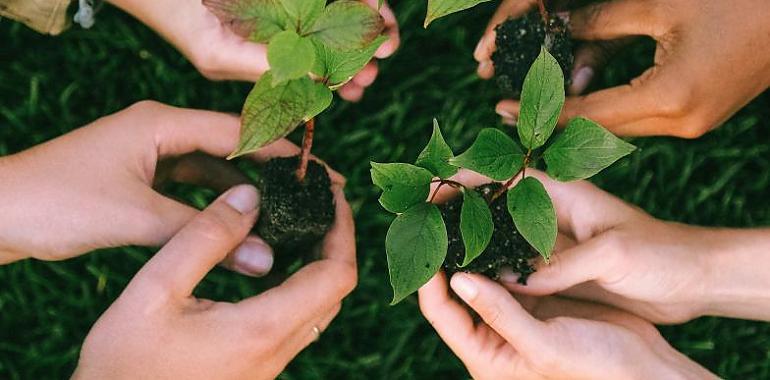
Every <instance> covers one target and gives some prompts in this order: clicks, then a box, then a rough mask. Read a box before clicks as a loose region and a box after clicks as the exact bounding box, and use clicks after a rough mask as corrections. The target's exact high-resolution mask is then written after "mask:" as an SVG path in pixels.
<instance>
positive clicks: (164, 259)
mask: <svg viewBox="0 0 770 380" xmlns="http://www.w3.org/2000/svg"><path fill="white" fill-rule="evenodd" d="M258 203H259V195H258V193H257V189H256V188H254V187H253V186H250V185H240V186H236V187H234V188H232V189H230V190H228V191H227V192H226V193H224V194H222V195H221V196H220V197H219V198H218V199H217V200H216V201H214V202H213V203H212V204H211V205H210V206H209V207H208V208H207V209H205V210H204V211H203V212H201V213H200V214H198V215H197V216H195V217H194V218H193V219H192V220H191V221H190V222H189V223H187V225H186V226H184V227H183V228H182V230H180V231H179V233H177V234H176V236H174V237H173V238H172V239H171V240H170V241H169V242H168V244H166V246H165V247H163V248H162V249H161V250H160V251H159V252H158V253H157V254H156V255H155V257H153V258H152V259H151V260H150V261H149V262H148V263H147V264H146V265H145V266H144V267H143V268H142V269H141V270H140V271H139V273H138V274H137V275H136V277H135V278H134V280H133V281H132V282H131V284H130V285H129V287H140V288H144V291H143V292H144V293H145V294H158V293H160V294H165V295H168V296H172V297H180V298H181V297H187V296H189V295H190V294H192V291H193V289H194V288H195V286H197V285H198V283H199V282H200V281H201V280H202V279H203V277H204V276H205V275H206V274H207V273H208V272H209V271H210V270H211V268H213V267H214V266H215V265H216V264H217V263H219V262H220V261H222V260H223V259H224V258H225V257H226V256H227V254H228V253H229V252H231V251H233V249H235V248H236V247H238V245H239V244H240V243H241V242H242V241H243V240H244V238H246V235H247V234H248V233H249V230H250V229H251V227H252V226H253V225H254V222H255V221H256V218H257V209H258V208H257V206H258ZM146 287H150V288H152V289H149V290H148V289H146Z"/></svg>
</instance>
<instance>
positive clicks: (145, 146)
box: [0, 102, 340, 275]
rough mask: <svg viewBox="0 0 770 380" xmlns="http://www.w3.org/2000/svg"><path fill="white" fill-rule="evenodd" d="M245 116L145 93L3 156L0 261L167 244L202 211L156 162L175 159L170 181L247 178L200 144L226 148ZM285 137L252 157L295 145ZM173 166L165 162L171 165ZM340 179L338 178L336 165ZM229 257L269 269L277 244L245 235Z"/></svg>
mask: <svg viewBox="0 0 770 380" xmlns="http://www.w3.org/2000/svg"><path fill="white" fill-rule="evenodd" d="M239 128H240V122H239V120H238V118H237V117H235V116H231V115H226V114H221V113H215V112H207V111H197V110H185V109H179V108H174V107H169V106H165V105H161V104H158V103H154V102H142V103H138V104H137V105H134V106H132V107H130V108H128V109H126V110H124V111H121V112H118V113H116V114H114V115H111V116H107V117H105V118H102V119H99V120H97V121H96V122H94V123H93V124H91V125H88V126H86V127H83V128H80V129H78V130H75V131H74V132H71V133H69V134H67V135H64V136H62V137H59V138H57V139H54V140H52V141H49V142H47V143H45V144H41V145H39V146H36V147H34V148H32V149H29V150H27V151H24V152H21V153H19V154H15V155H12V156H8V157H3V158H1V159H0V178H2V181H0V182H2V186H0V196H2V198H3V199H5V200H6V205H5V206H3V211H2V214H1V215H0V263H4V262H10V261H15V260H20V259H24V258H28V257H33V258H37V259H41V260H63V259H67V258H70V257H73V256H77V255H80V254H83V253H85V252H88V251H91V250H94V249H98V248H106V247H114V246H122V245H150V246H160V245H162V244H164V243H165V242H166V241H168V239H169V238H170V237H171V236H173V235H174V234H175V233H176V232H177V231H178V230H179V229H180V228H181V227H182V226H184V225H185V224H186V223H187V222H188V221H189V220H190V219H191V218H192V217H193V216H195V215H196V214H198V211H197V210H195V209H194V208H192V207H189V206H187V205H184V204H182V203H180V202H177V201H175V200H173V199H170V198H167V197H165V196H163V195H161V194H159V193H157V192H156V191H155V190H153V188H152V186H153V182H154V181H155V180H157V178H156V166H157V165H158V164H159V163H165V161H161V160H163V159H167V158H174V161H177V163H178V164H179V165H175V166H174V167H171V168H166V169H168V170H165V171H166V172H169V173H170V177H171V179H172V180H178V181H180V182H198V183H202V184H203V185H206V186H209V187H216V188H219V189H221V188H223V187H224V188H227V187H230V186H232V185H234V184H236V183H245V182H247V181H248V180H247V179H246V178H245V177H243V175H241V174H240V173H239V172H238V171H237V170H236V169H235V168H233V167H230V166H229V165H226V164H225V163H223V162H221V161H214V159H213V158H212V157H208V156H203V155H202V154H201V155H197V156H194V157H185V158H183V159H181V160H177V159H176V158H177V157H178V156H181V155H184V154H186V153H191V152H195V151H202V152H203V153H207V154H208V155H211V156H217V157H223V156H225V155H227V154H228V153H229V152H230V151H232V149H233V148H234V147H235V146H236V143H237V141H238V131H239ZM297 152H298V148H297V147H295V146H294V145H293V144H291V143H289V142H288V141H285V140H282V141H279V142H277V143H275V144H273V145H270V146H269V147H266V148H265V149H263V150H262V151H260V152H258V153H257V154H256V155H254V156H253V158H255V159H257V160H265V159H266V158H268V157H270V156H288V155H292V154H296V153H297ZM163 166H164V167H165V165H163ZM333 178H334V179H335V180H336V181H337V182H340V177H339V175H338V174H334V175H333ZM224 264H225V266H228V267H230V268H232V269H235V270H237V271H239V272H241V273H244V274H248V275H262V274H265V273H266V272H267V271H268V270H269V269H270V268H271V266H272V250H271V249H270V247H268V246H267V245H266V244H265V243H264V242H263V241H262V240H261V239H259V238H258V237H256V236H252V237H249V238H248V239H246V240H245V241H244V242H243V244H242V245H241V248H240V249H238V250H236V251H234V252H233V254H232V255H230V256H229V257H228V258H227V260H225V263H224Z"/></svg>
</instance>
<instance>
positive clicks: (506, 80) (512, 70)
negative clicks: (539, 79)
mask: <svg viewBox="0 0 770 380" xmlns="http://www.w3.org/2000/svg"><path fill="white" fill-rule="evenodd" d="M548 23H549V25H548V32H549V33H548V34H549V36H548V38H547V39H546V27H545V23H544V22H543V18H542V17H541V16H540V13H539V12H538V11H537V10H534V11H531V12H529V13H527V14H526V15H524V16H523V17H520V18H517V19H508V20H506V21H505V22H503V23H502V24H500V25H498V26H497V28H496V29H495V31H496V32H497V38H496V40H495V44H496V46H497V50H496V51H495V52H494V53H493V54H492V61H493V62H494V64H495V78H496V81H497V85H498V86H499V87H500V90H501V91H502V93H503V96H505V97H508V98H514V99H518V98H519V97H520V96H521V88H522V86H523V85H524V78H525V77H526V76H527V72H528V71H529V67H530V66H532V63H533V62H535V59H536V58H537V56H538V55H539V54H540V47H541V46H545V47H546V48H547V49H548V51H549V52H550V53H551V54H552V55H553V56H554V58H556V60H557V61H558V62H559V65H560V66H561V69H562V72H563V73H564V87H565V88H567V87H568V86H569V85H570V83H571V77H572V76H571V72H572V63H573V61H574V55H573V51H572V49H573V45H574V43H573V40H572V36H571V34H570V32H569V30H568V28H567V25H566V24H565V23H564V20H562V19H561V18H559V17H556V16H551V17H550V18H549V20H548Z"/></svg>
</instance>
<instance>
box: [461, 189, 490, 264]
mask: <svg viewBox="0 0 770 380" xmlns="http://www.w3.org/2000/svg"><path fill="white" fill-rule="evenodd" d="M494 231H495V224H494V222H493V221H492V211H490V210H489V205H487V201H486V200H484V197H482V196H481V194H479V193H478V192H477V191H475V190H466V191H464V192H463V207H462V209H461V210H460V235H462V238H463V244H465V259H463V265H461V267H464V266H466V265H468V264H470V263H471V262H473V260H475V259H476V258H477V257H479V255H481V253H482V252H484V250H485V249H486V248H487V245H489V241H490V240H492V233H493V232H494Z"/></svg>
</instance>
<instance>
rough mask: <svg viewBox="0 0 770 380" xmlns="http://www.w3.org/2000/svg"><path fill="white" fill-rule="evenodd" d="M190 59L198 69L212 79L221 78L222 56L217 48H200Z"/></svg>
mask: <svg viewBox="0 0 770 380" xmlns="http://www.w3.org/2000/svg"><path fill="white" fill-rule="evenodd" d="M190 61H191V62H192V64H193V65H194V66H195V68H197V69H198V71H199V72H200V73H201V75H203V76H204V77H206V78H207V79H211V80H219V79H221V78H220V75H219V71H220V66H221V63H222V59H221V56H220V55H219V53H218V51H217V50H216V49H200V50H196V51H194V52H193V53H192V54H191V57H190Z"/></svg>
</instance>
